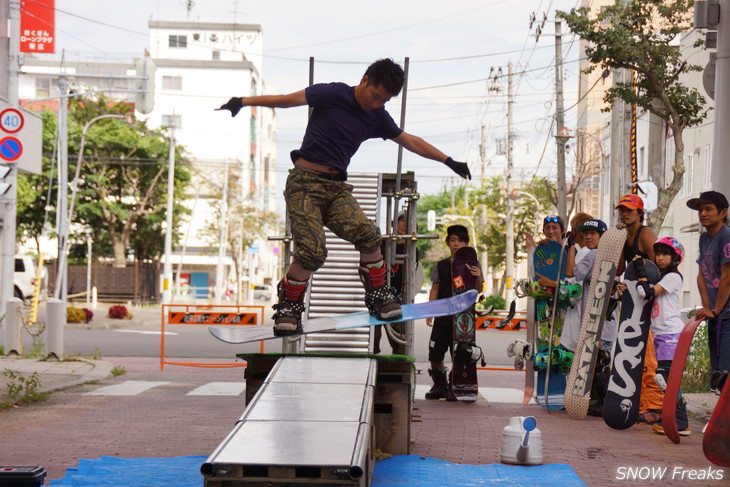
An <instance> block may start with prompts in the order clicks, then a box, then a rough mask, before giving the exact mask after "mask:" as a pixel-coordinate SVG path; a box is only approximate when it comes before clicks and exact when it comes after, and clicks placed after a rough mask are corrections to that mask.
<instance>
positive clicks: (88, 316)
mask: <svg viewBox="0 0 730 487" xmlns="http://www.w3.org/2000/svg"><path fill="white" fill-rule="evenodd" d="M81 311H83V312H84V314H85V315H86V322H87V323H88V322H89V321H91V319H92V318H93V317H94V312H93V311H91V310H90V309H89V308H82V309H81Z"/></svg>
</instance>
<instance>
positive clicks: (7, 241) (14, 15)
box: [0, 1, 20, 316]
mask: <svg viewBox="0 0 730 487" xmlns="http://www.w3.org/2000/svg"><path fill="white" fill-rule="evenodd" d="M8 8H9V10H8V13H9V22H8V26H9V28H10V39H9V43H8V57H7V59H8V68H7V88H8V92H7V100H8V102H9V103H10V105H11V106H17V105H18V70H19V68H20V62H19V55H20V2H17V1H14V2H13V1H11V2H9V6H8ZM0 95H5V94H4V93H0ZM13 166H15V165H14V164H13V165H11V170H10V173H9V174H8V175H7V176H6V177H5V180H4V182H6V183H9V184H10V189H9V190H8V191H7V193H5V196H4V197H0V208H2V210H3V211H2V214H3V219H2V220H3V221H2V227H1V228H0V257H1V258H0V316H4V315H5V311H6V308H7V306H6V303H7V300H8V299H10V298H12V297H13V296H14V293H13V289H14V288H13V275H14V273H15V225H16V223H15V219H16V218H17V209H16V206H15V205H16V201H17V180H16V179H17V169H16V168H15V167H13Z"/></svg>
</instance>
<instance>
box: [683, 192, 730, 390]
mask: <svg viewBox="0 0 730 487" xmlns="http://www.w3.org/2000/svg"><path fill="white" fill-rule="evenodd" d="M687 206H688V207H690V208H691V209H693V210H697V213H698V214H699V218H700V224H701V225H702V226H703V227H704V228H705V230H706V232H705V233H702V234H701V235H700V256H699V258H698V259H697V263H698V264H699V265H700V272H699V274H698V276H697V287H698V288H699V291H700V297H701V298H702V308H700V310H699V311H698V312H697V316H698V317H700V318H706V319H707V320H708V321H707V324H708V328H707V342H708V345H709V348H710V367H711V369H712V376H711V378H710V388H711V389H713V390H714V391H715V392H716V393H718V394H719V392H720V391H721V390H722V388H723V387H724V385H725V381H726V380H727V375H728V370H730V303H728V297H729V296H730V228H728V227H727V213H728V201H727V198H725V195H723V194H722V193H718V192H717V191H705V192H704V193H701V194H700V197H699V198H692V199H691V200H689V201H687Z"/></svg>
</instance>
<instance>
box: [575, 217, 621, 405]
mask: <svg viewBox="0 0 730 487" xmlns="http://www.w3.org/2000/svg"><path fill="white" fill-rule="evenodd" d="M624 242H626V229H625V228H622V229H618V228H609V229H608V230H607V231H606V232H605V233H604V234H603V236H602V237H601V241H600V244H599V245H598V252H597V254H596V259H595V262H594V264H593V273H592V275H591V284H590V287H589V288H588V294H587V296H586V301H585V306H584V309H583V318H582V321H581V325H580V332H579V333H578V342H577V345H576V348H575V354H574V356H573V364H572V365H571V367H570V372H569V374H568V379H567V384H566V388H565V397H564V401H565V410H566V411H567V413H568V414H569V415H570V416H572V417H573V418H576V419H583V418H585V417H586V415H587V414H588V403H589V401H590V394H591V386H592V383H593V372H594V369H595V366H596V359H597V358H598V350H599V346H600V343H601V331H603V322H604V321H605V319H606V309H607V308H608V300H609V297H610V293H611V289H612V287H613V279H614V277H615V276H616V270H617V268H618V264H619V260H620V259H621V252H622V250H623V245H624ZM584 292H585V291H584Z"/></svg>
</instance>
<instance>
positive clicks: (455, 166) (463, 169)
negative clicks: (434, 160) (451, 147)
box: [444, 157, 471, 179]
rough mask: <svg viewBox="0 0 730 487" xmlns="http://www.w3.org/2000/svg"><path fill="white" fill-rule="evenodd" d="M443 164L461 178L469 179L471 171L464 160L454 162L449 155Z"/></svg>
mask: <svg viewBox="0 0 730 487" xmlns="http://www.w3.org/2000/svg"><path fill="white" fill-rule="evenodd" d="M444 164H446V166H448V168H449V169H451V170H452V171H454V172H455V173H456V174H458V175H459V176H461V177H462V178H464V179H471V172H470V171H469V166H468V165H467V164H466V162H456V161H455V160H453V159H452V158H450V157H449V158H448V159H446V161H444Z"/></svg>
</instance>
